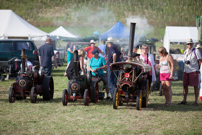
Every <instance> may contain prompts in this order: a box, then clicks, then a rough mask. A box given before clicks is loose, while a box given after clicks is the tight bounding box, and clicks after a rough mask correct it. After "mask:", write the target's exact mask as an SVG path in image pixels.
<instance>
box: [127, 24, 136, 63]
mask: <svg viewBox="0 0 202 135" xmlns="http://www.w3.org/2000/svg"><path fill="white" fill-rule="evenodd" d="M135 25H136V23H131V24H130V39H129V46H128V49H129V53H128V61H132V53H133V44H134V36H135Z"/></svg>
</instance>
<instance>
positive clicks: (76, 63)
mask: <svg viewBox="0 0 202 135" xmlns="http://www.w3.org/2000/svg"><path fill="white" fill-rule="evenodd" d="M78 70H79V57H78V51H77V50H75V51H74V78H78V75H79V71H78Z"/></svg>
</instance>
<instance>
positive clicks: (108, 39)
mask: <svg viewBox="0 0 202 135" xmlns="http://www.w3.org/2000/svg"><path fill="white" fill-rule="evenodd" d="M114 41H115V40H114V39H113V38H112V37H108V38H107V42H114Z"/></svg>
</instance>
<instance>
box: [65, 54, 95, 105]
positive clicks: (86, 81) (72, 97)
mask: <svg viewBox="0 0 202 135" xmlns="http://www.w3.org/2000/svg"><path fill="white" fill-rule="evenodd" d="M78 69H79V59H78V51H74V76H73V79H72V80H69V82H68V85H67V89H64V90H63V93H62V104H63V105H67V103H68V101H76V100H77V99H84V105H86V106H88V105H89V102H90V101H91V102H94V103H97V102H98V98H99V87H98V82H99V80H96V79H92V76H91V73H90V72H89V73H88V74H87V76H86V75H80V73H79V71H78Z"/></svg>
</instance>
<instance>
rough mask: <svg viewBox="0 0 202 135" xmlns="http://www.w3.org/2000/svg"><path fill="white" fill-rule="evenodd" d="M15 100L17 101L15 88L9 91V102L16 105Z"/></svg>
mask: <svg viewBox="0 0 202 135" xmlns="http://www.w3.org/2000/svg"><path fill="white" fill-rule="evenodd" d="M15 99H16V97H15V92H14V88H13V87H10V90H9V102H10V103H14V102H15Z"/></svg>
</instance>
